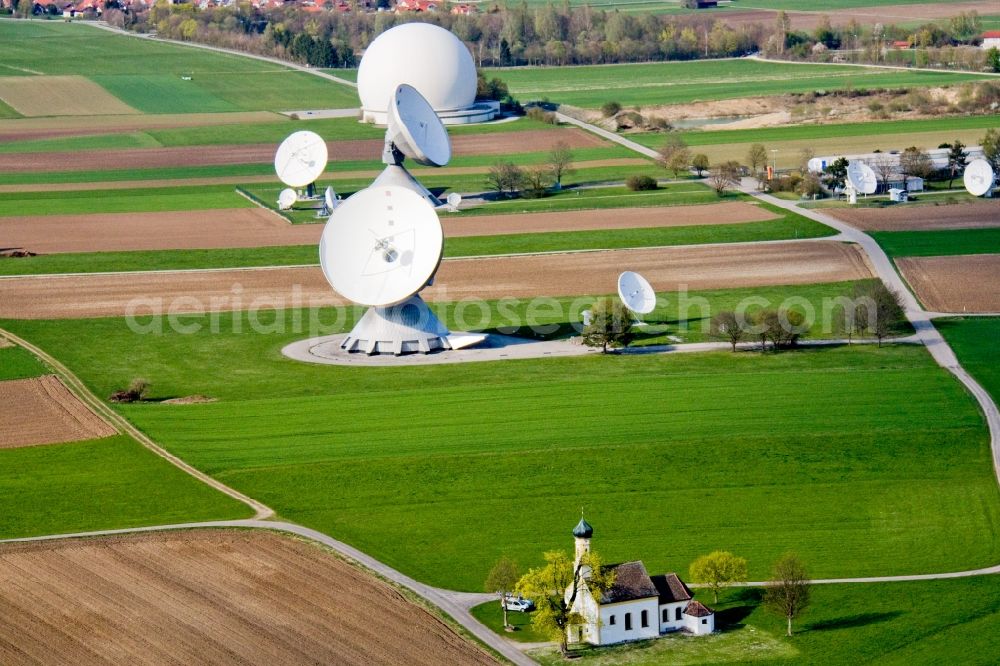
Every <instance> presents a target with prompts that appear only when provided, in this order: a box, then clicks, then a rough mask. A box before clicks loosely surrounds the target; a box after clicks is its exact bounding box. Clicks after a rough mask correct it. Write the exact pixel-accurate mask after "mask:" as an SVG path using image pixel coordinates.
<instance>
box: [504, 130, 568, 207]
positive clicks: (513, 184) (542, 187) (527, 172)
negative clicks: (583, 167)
mask: <svg viewBox="0 0 1000 666" xmlns="http://www.w3.org/2000/svg"><path fill="white" fill-rule="evenodd" d="M573 173H574V169H573V151H572V150H571V149H570V147H569V144H568V143H566V142H565V141H559V142H557V143H556V144H555V145H554V146H553V147H552V150H550V151H549V153H548V155H547V156H546V158H545V161H544V162H543V163H542V164H541V165H539V166H535V167H531V168H528V169H522V168H521V167H519V166H517V165H516V164H514V163H513V162H511V161H509V160H501V161H499V162H496V163H495V164H494V165H493V166H491V167H490V170H489V172H487V174H486V187H488V188H489V189H490V191H492V192H495V193H496V196H497V198H498V199H506V198H511V197H514V196H517V195H518V194H520V195H521V196H522V197H525V198H528V199H537V198H540V197H543V196H545V195H546V194H547V193H548V190H549V188H550V187H552V188H554V189H556V190H560V189H562V181H563V178H565V177H566V176H569V175H572V174H573Z"/></svg>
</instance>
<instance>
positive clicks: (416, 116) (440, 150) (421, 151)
mask: <svg viewBox="0 0 1000 666" xmlns="http://www.w3.org/2000/svg"><path fill="white" fill-rule="evenodd" d="M388 126H389V127H388V136H389V140H390V141H392V143H393V145H395V146H396V148H398V149H399V150H400V151H401V152H402V153H403V154H404V155H406V156H407V157H409V158H411V159H412V160H413V161H415V162H416V163H417V164H423V165H424V166H444V165H445V164H447V163H448V162H449V161H451V141H450V140H449V139H448V130H446V129H445V128H444V123H442V122H441V119H440V118H438V115H437V113H435V112H434V109H433V108H431V105H430V104H429V103H428V102H427V100H426V99H424V96H423V95H421V94H420V93H419V92H417V89H416V88H414V87H413V86H409V85H406V84H405V83H404V84H402V85H400V86H399V87H398V88H396V94H394V95H393V96H392V100H391V101H390V102H389V121H388Z"/></svg>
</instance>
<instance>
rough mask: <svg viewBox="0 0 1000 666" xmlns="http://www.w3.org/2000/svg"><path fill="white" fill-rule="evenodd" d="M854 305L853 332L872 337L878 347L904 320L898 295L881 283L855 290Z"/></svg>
mask: <svg viewBox="0 0 1000 666" xmlns="http://www.w3.org/2000/svg"><path fill="white" fill-rule="evenodd" d="M854 304H855V305H854V308H855V310H854V330H855V331H856V332H857V333H858V334H859V335H860V334H864V333H866V332H867V333H870V334H871V335H874V336H875V337H876V338H877V339H878V346H879V347H881V346H882V340H884V339H885V338H887V337H889V336H890V335H892V334H893V332H895V331H896V330H898V329H899V327H900V325H901V324H902V323H903V321H904V320H905V319H906V314H905V313H904V312H903V306H902V299H901V298H900V296H899V294H898V293H897V292H895V291H893V290H892V289H890V288H889V287H887V286H886V285H885V283H884V282H882V281H877V282H873V283H871V284H866V285H864V286H861V287H858V288H856V290H855V294H854Z"/></svg>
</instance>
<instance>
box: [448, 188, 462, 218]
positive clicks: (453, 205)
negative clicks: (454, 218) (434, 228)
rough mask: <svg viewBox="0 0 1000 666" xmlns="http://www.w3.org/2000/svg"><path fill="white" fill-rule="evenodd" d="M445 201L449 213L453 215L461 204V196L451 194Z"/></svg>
mask: <svg viewBox="0 0 1000 666" xmlns="http://www.w3.org/2000/svg"><path fill="white" fill-rule="evenodd" d="M446 201H447V202H448V208H450V209H451V212H453V213H454V212H455V211H457V210H458V206H459V204H461V203H462V195H461V194H459V193H458V192H452V193H451V194H449V195H448V198H447V199H446Z"/></svg>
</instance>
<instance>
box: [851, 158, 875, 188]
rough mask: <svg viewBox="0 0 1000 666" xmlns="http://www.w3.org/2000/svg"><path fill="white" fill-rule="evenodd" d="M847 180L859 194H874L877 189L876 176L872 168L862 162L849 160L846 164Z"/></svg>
mask: <svg viewBox="0 0 1000 666" xmlns="http://www.w3.org/2000/svg"><path fill="white" fill-rule="evenodd" d="M847 182H849V183H850V184H851V187H853V188H854V189H855V191H857V192H858V193H859V194H875V191H876V190H878V177H877V176H876V175H875V172H874V171H872V168H871V167H870V166H868V165H867V164H865V163H864V162H857V161H855V160H851V161H850V162H849V163H848V165H847Z"/></svg>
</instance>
